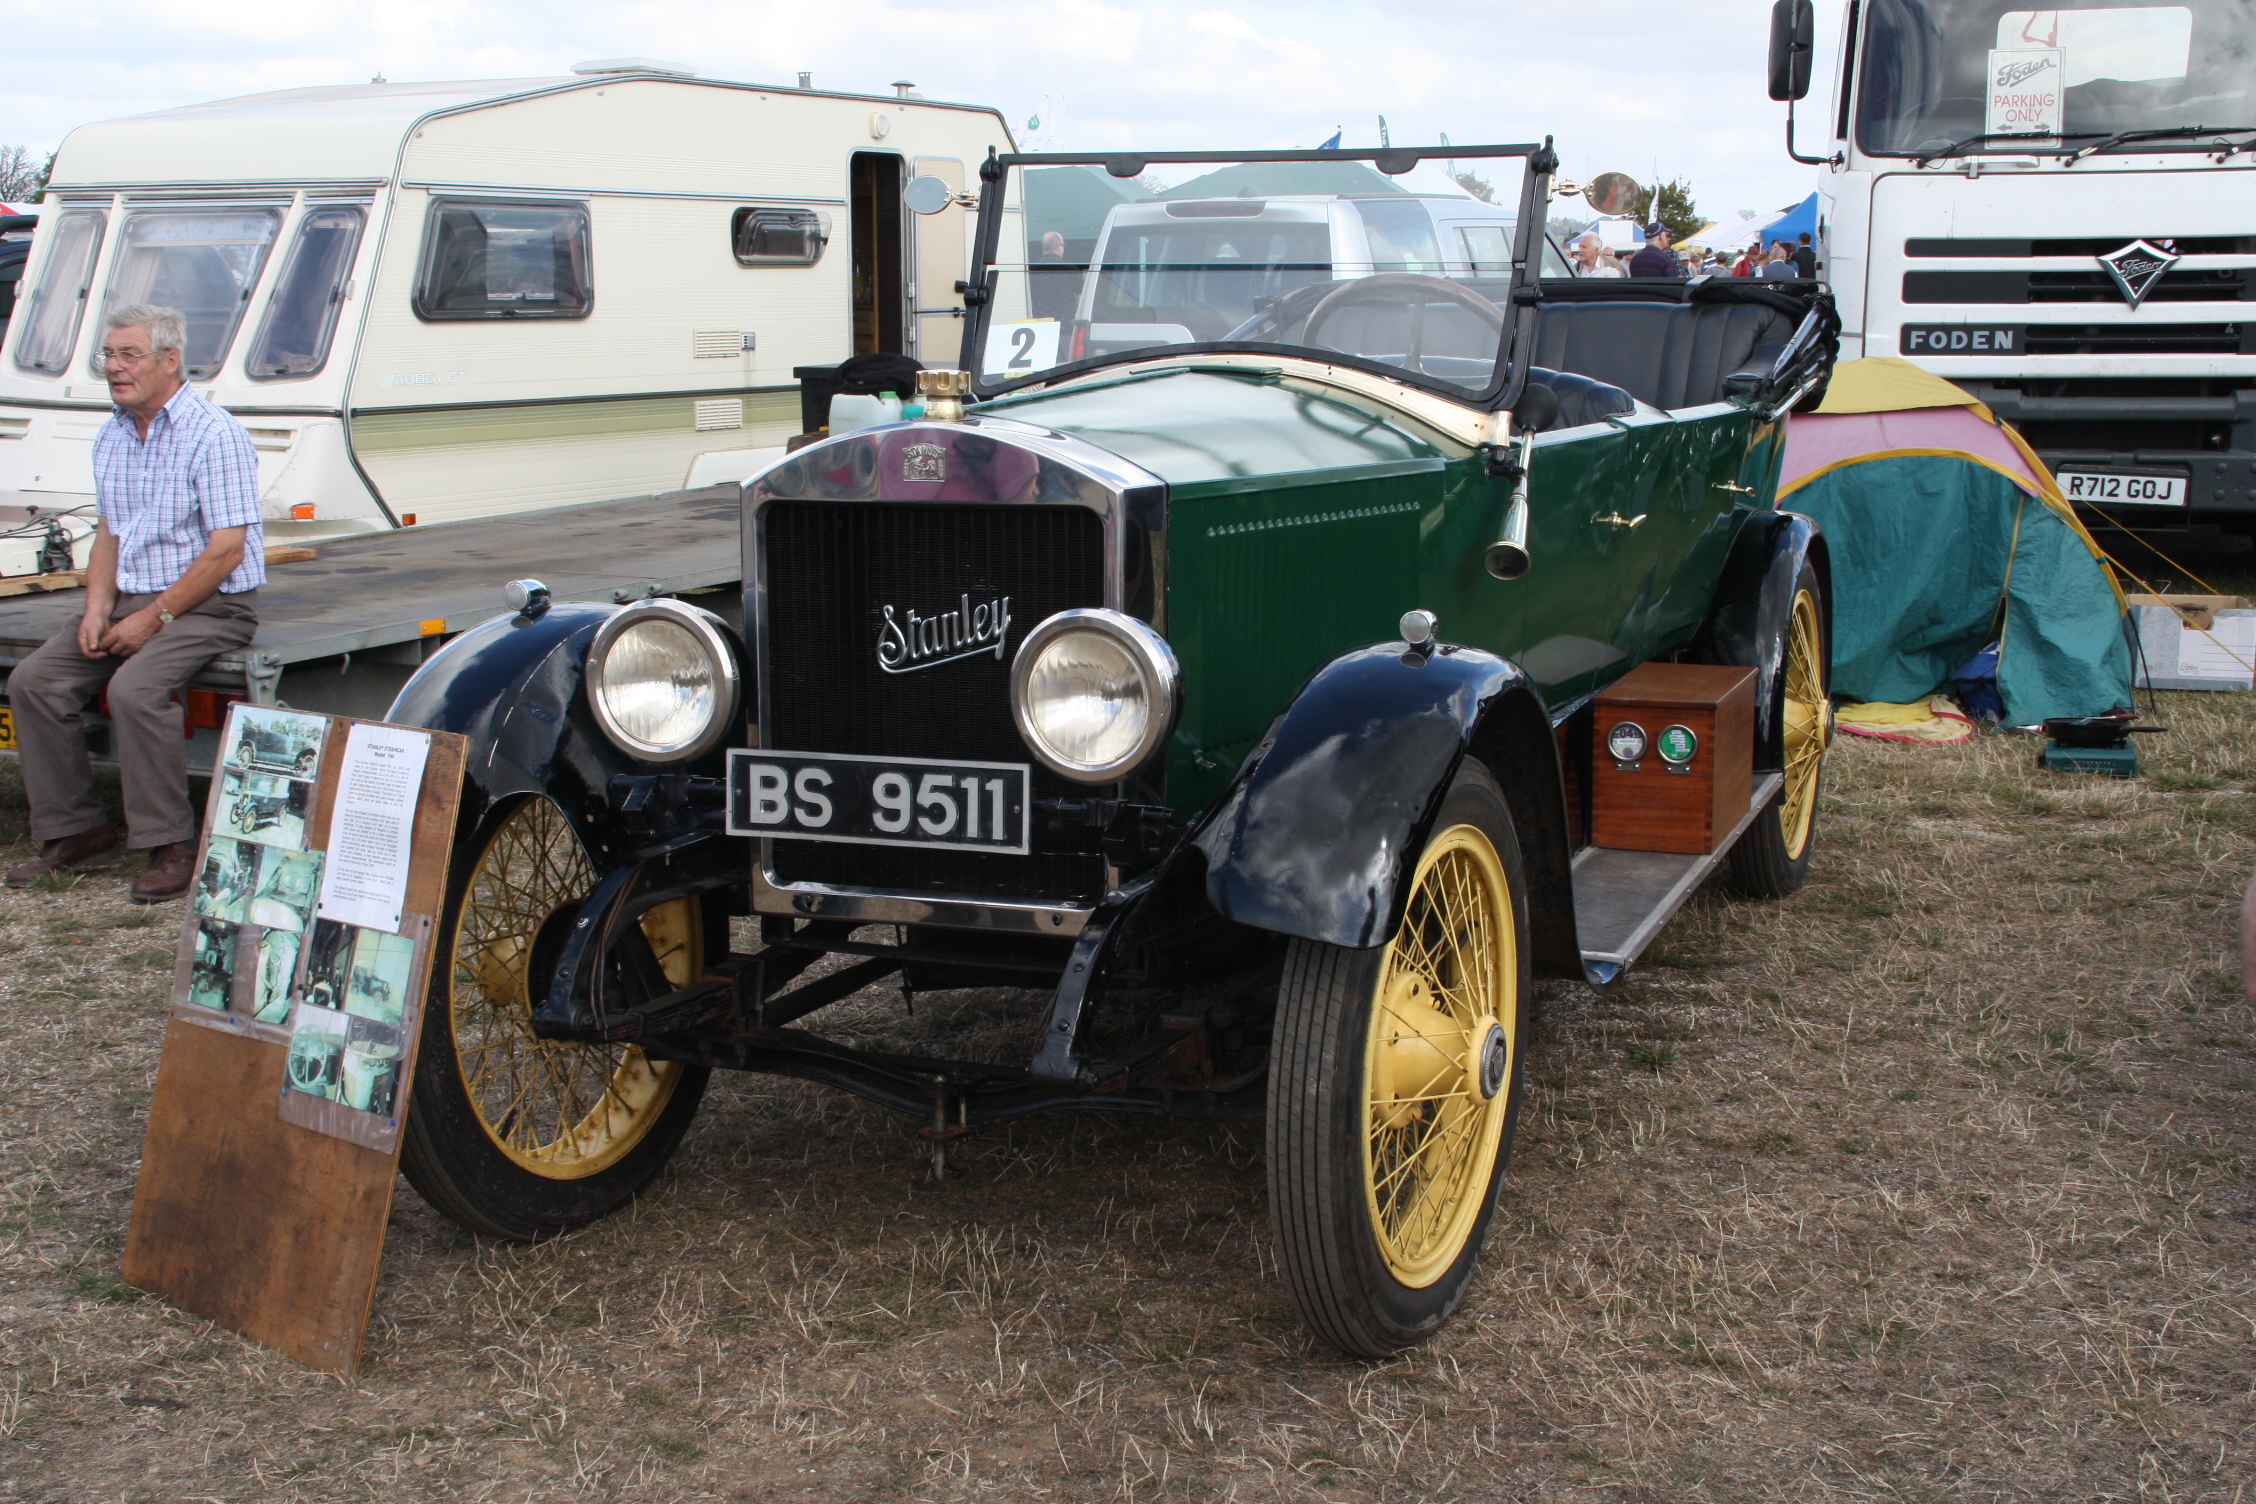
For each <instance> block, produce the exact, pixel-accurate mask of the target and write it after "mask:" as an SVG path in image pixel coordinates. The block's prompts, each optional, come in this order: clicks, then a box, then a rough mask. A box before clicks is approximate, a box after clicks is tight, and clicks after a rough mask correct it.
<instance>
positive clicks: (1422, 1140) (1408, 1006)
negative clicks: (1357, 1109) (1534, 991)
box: [1363, 825, 1520, 1288]
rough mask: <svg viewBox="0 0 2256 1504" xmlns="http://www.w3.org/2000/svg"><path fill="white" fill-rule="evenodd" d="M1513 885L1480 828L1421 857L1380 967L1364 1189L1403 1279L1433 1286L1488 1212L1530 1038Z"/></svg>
mask: <svg viewBox="0 0 2256 1504" xmlns="http://www.w3.org/2000/svg"><path fill="white" fill-rule="evenodd" d="M1517 950H1518V936H1517V934H1516V933H1515V927H1514V925H1513V919H1512V900H1511V886H1510V884H1509V882H1508V881H1507V880H1506V879H1505V876H1504V864H1503V862H1502V860H1501V859H1500V858H1499V857H1498V856H1497V854H1496V848H1495V846H1493V845H1492V844H1490V842H1489V839H1488V837H1487V836H1486V835H1484V834H1483V833H1482V832H1481V830H1480V829H1479V827H1477V826H1473V825H1458V826H1453V827H1451V828H1450V829H1448V830H1445V831H1443V832H1442V833H1441V834H1440V835H1439V836H1437V837H1435V838H1434V840H1433V843H1432V844H1431V845H1430V846H1428V847H1427V848H1426V854H1425V856H1424V857H1423V858H1421V859H1420V861H1419V863H1418V875H1417V878H1416V880H1415V884H1414V886H1413V888H1412V890H1411V894H1410V903H1409V907H1408V910H1407V912H1406V913H1405V915H1404V917H1403V921H1402V929H1401V932H1400V933H1399V934H1397V935H1396V937H1395V939H1394V942H1393V943H1392V944H1391V945H1389V946H1387V948H1386V955H1385V958H1384V960H1383V961H1382V962H1381V964H1380V972H1379V984H1378V988H1377V998H1376V1006H1374V1007H1373V1008H1372V1009H1371V1010H1370V1017H1371V1027H1370V1035H1369V1041H1368V1044H1367V1046H1366V1053H1365V1056H1364V1082H1365V1095H1364V1109H1363V1110H1364V1126H1363V1143H1364V1154H1363V1173H1364V1193H1365V1195H1366V1197H1367V1198H1368V1200H1369V1211H1370V1216H1371V1226H1372V1230H1373V1232H1374V1234H1375V1235H1376V1237H1377V1239H1378V1244H1379V1249H1380V1252H1381V1253H1382V1254H1383V1255H1384V1257H1385V1259H1386V1263H1387V1268H1388V1270H1389V1271H1390V1272H1392V1273H1393V1275H1394V1277H1395V1278H1396V1279H1397V1280H1400V1281H1401V1282H1402V1283H1403V1284H1404V1285H1407V1286H1410V1287H1412V1288H1423V1287H1425V1286H1428V1285H1431V1284H1432V1283H1433V1282H1434V1281H1435V1280H1437V1279H1439V1278H1440V1277H1441V1276H1442V1275H1443V1274H1444V1273H1445V1272H1447V1270H1448V1269H1449V1266H1450V1265H1451V1264H1453V1263H1455V1262H1456V1260H1457V1257H1458V1255H1460V1254H1461V1253H1463V1252H1464V1251H1465V1243H1466V1240H1467V1239H1468V1238H1469V1237H1470V1236H1471V1235H1472V1229H1473V1225H1474V1223H1475V1222H1477V1221H1478V1220H1479V1218H1480V1214H1481V1212H1482V1211H1483V1209H1484V1203H1483V1200H1482V1196H1483V1193H1484V1192H1486V1190H1487V1189H1488V1184H1489V1179H1490V1175H1491V1173H1492V1172H1493V1171H1494V1169H1495V1166H1496V1152H1497V1146H1498V1137H1499V1130H1500V1128H1501V1126H1502V1122H1503V1117H1504V1110H1505V1108H1506V1106H1507V1105H1508V1102H1507V1098H1506V1097H1505V1094H1504V1092H1503V1090H1502V1087H1503V1084H1504V1082H1505V1081H1506V1080H1507V1079H1508V1077H1509V1074H1510V1071H1511V1065H1512V1059H1511V1055H1512V1050H1513V1041H1514V1040H1516V1039H1518V1038H1519V1017H1520V995H1519V991H1520V989H1519V973H1518V969H1517V967H1516V966H1513V965H1511V964H1510V963H1509V960H1508V958H1510V957H1513V956H1515V955H1516V953H1517Z"/></svg>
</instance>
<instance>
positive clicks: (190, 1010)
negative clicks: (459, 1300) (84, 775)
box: [121, 716, 465, 1377]
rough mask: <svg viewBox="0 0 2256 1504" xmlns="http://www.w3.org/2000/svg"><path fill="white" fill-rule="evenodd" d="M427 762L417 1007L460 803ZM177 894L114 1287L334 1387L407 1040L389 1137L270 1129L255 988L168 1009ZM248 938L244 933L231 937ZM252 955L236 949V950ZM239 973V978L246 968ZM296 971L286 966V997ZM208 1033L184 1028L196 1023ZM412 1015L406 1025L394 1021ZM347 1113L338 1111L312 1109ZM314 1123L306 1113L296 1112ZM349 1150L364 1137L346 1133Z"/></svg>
mask: <svg viewBox="0 0 2256 1504" xmlns="http://www.w3.org/2000/svg"><path fill="white" fill-rule="evenodd" d="M323 719H326V720H327V721H328V723H329V729H328V734H327V737H326V740H325V745H324V748H323V751H322V754H321V757H320V762H319V768H318V772H317V774H316V775H315V777H314V778H313V779H312V780H311V781H312V782H313V783H314V785H315V790H316V792H315V794H314V797H313V800H312V803H311V808H310V811H309V818H307V819H306V821H305V830H306V841H305V846H306V847H307V849H309V850H316V851H322V850H325V843H326V840H327V837H328V832H329V829H330V822H331V815H332V812H333V809H334V806H335V803H336V799H337V784H338V776H339V772H340V769H341V765H342V761H343V755H344V749H345V744H346V739H347V736H348V735H349V732H350V728H351V727H352V726H353V725H354V724H355V723H354V722H353V721H352V720H351V719H350V718H348V717H344V716H331V717H326V718H323ZM430 737H431V746H430V753H429V756H428V758H427V760H426V762H425V764H424V768H423V778H422V784H421V788H420V791H419V793H418V796H417V799H416V805H415V822H414V831H413V836H412V846H411V849H410V856H409V867H408V882H407V892H406V897H405V902H404V908H405V909H406V910H408V911H411V912H409V913H408V914H406V915H404V916H403V923H402V932H403V933H408V934H411V935H413V936H414V937H415V941H416V944H415V954H416V957H417V960H418V962H419V963H420V964H421V965H422V968H423V970H422V973H421V975H420V976H419V977H418V978H417V982H418V992H419V991H420V986H421V984H422V982H423V981H424V980H425V979H427V977H428V975H429V969H430V968H429V954H430V936H431V933H432V932H433V931H434V930H435V929H436V925H435V924H434V923H433V922H432V921H433V920H434V919H435V917H436V916H437V915H438V914H439V913H440V910H441V908H442V907H443V905H444V902H445V893H446V880H447V859H448V854H449V851H450V849H451V847H452V843H453V836H454V822H455V814H456V811H457V809H458V807H459V805H460V802H461V794H462V765H463V756H464V750H465V743H464V740H463V738H462V737H460V736H457V735H454V734H452V733H448V732H432V733H430ZM223 782H224V780H223V779H222V778H216V777H215V778H214V779H213V780H212V799H211V807H210V810H209V811H208V813H207V817H206V820H205V830H206V833H205V837H204V840H203V842H202V843H201V844H200V846H199V848H198V851H197V866H196V870H197V872H198V874H199V881H201V875H202V874H204V873H205V871H206V863H207V861H208V859H209V855H210V847H211V842H212V838H213V836H214V835H218V836H219V837H221V838H222V839H228V838H230V827H229V826H228V825H225V824H223V823H222V798H223V789H222V784H223ZM194 902H195V890H191V894H190V905H191V907H190V912H189V913H188V915H187V916H186V921H185V926H184V934H183V938H182V951H181V961H180V968H181V969H180V973H179V979H178V980H179V984H180V985H179V986H177V987H176V1003H175V1006H174V1009H173V1012H172V1016H171V1017H170V1018H169V1019H168V1021H167V1023H166V1026H165V1043H164V1057H163V1059H162V1061H161V1062H160V1063H159V1065H158V1068H157V1085H156V1091H155V1093H154V1095H153V1096H152V1098H151V1100H150V1103H149V1130H148V1135H147V1138H146V1139H145V1141H144V1143H143V1145H142V1151H141V1176H140V1182H139V1184H138V1185H137V1186H136V1188H135V1191H134V1197H133V1220H132V1224H131V1227H130V1228H129V1230H128V1232H127V1234H126V1244H125V1260H124V1267H123V1269H122V1271H121V1273H122V1276H123V1278H124V1280H125V1282H126V1283H127V1284H130V1285H134V1286H137V1287H138V1288H140V1289H143V1290H147V1291H149V1292H150V1293H151V1294H154V1295H159V1296H162V1297H163V1298H164V1299H165V1300H167V1301H169V1302H170V1303H172V1304H173V1305H175V1306H178V1307H179V1308H180V1309H182V1310H184V1311H189V1312H192V1313H194V1314H195V1315H198V1316H203V1317H206V1318H208V1319H210V1320H212V1321H215V1322H218V1323H219V1324H220V1325H222V1326H225V1327H228V1328H230V1329H232V1330H234V1331H237V1332H240V1333H241V1334H242V1335H244V1336H246V1337H249V1338H250V1339H251V1340H253V1341H254V1342H259V1343H262V1344H264V1345H266V1346H268V1347H271V1348H274V1349H276V1350H277V1351H279V1352H282V1353H286V1354H288V1355H289V1356H290V1357H293V1358H295V1359H297V1360H298V1361H299V1362H301V1363H304V1364H306V1365H307V1366H308V1367H311V1368H318V1369H322V1370H325V1371H327V1372H331V1373H339V1374H344V1375H346V1376H348V1377H349V1376H350V1375H352V1374H353V1373H354V1372H355V1371H356V1370H357V1369H358V1367H359V1365H360V1349H361V1341H362V1339H363V1337H364V1336H365V1334H366V1331H367V1326H368V1313H369V1308H370V1305H371V1303H372V1302H373V1301H374V1299H375V1294H376V1272H377V1266H378V1263H379V1262H380V1260H381V1259H382V1256H383V1248H384V1228H385V1224H386V1222H387V1221H388V1220H389V1218H390V1216H391V1206H392V1188H393V1186H394V1184H395V1183H396V1181H397V1179H398V1170H399V1135H398V1133H397V1131H396V1129H397V1125H398V1120H400V1119H403V1118H404V1116H405V1113H406V1110H407V1088H408V1083H410V1082H411V1081H412V1080H413V1079H414V1063H415V1062H414V1054H413V1043H414V1036H415V1035H416V1034H419V1033H420V1030H419V1029H410V1030H409V1036H408V1044H407V1049H406V1052H405V1053H404V1054H403V1055H402V1057H401V1058H400V1060H399V1062H398V1065H397V1071H396V1083H395V1086H394V1088H393V1096H392V1105H391V1115H392V1118H393V1124H392V1127H393V1130H394V1131H391V1132H389V1133H383V1134H381V1135H379V1137H378V1141H379V1142H382V1143H383V1145H384V1147H381V1148H376V1147H369V1146H368V1145H367V1144H366V1143H362V1142H354V1141H353V1140H352V1139H351V1138H349V1137H338V1136H335V1134H334V1132H333V1131H330V1132H325V1131H317V1129H316V1128H315V1127H311V1126H305V1125H304V1124H305V1122H306V1121H307V1119H306V1116H305V1114H303V1113H300V1114H299V1118H300V1121H297V1122H292V1121H285V1117H284V1113H283V1112H282V1111H280V1110H278V1103H283V1102H285V1101H286V1100H288V1097H289V1092H290V1088H289V1086H288V1084H287V1073H288V1071H289V1069H290V1065H289V1056H290V1044H289V1038H290V1036H289V1033H288V1031H287V1030H286V1029H284V1028H281V1027H277V1026H275V1025H273V1024H271V1023H261V1022H257V1021H255V1020H254V1018H253V1017H252V1014H251V1012H250V1010H249V1007H248V1006H247V1005H248V1004H249V1003H250V1002H252V1001H255V998H254V997H253V996H252V994H253V993H254V991H255V988H254V987H253V986H251V985H248V984H244V983H243V981H242V976H241V973H240V972H238V974H237V975H236V978H235V983H236V984H235V985H234V986H232V987H231V988H229V989H228V991H229V994H230V995H229V998H228V1002H227V1005H226V1007H225V1008H224V1009H212V1008H205V1009H199V1008H196V1007H184V1006H182V1005H181V1004H180V1003H179V1002H178V1001H177V998H178V997H179V996H182V995H184V994H185V991H186V985H187V983H188V981H189V978H190V967H191V957H192V955H193V954H194V951H195V935H196V931H197V927H198V924H199V922H200V920H199V916H198V915H197V913H196V912H195V911H194V907H193V905H194ZM241 929H242V930H244V931H245V932H247V933H248V934H250V935H252V936H254V937H255V936H256V935H257V933H258V930H257V927H256V926H253V925H244V926H241ZM245 943H252V942H245ZM245 969H247V966H246V968H245ZM306 971H307V963H306V962H305V961H304V960H302V959H301V960H300V961H299V962H298V963H297V970H296V976H297V977H298V979H299V981H300V982H301V983H302V982H303V980H304V978H305V975H306ZM200 1012H201V1013H208V1014H209V1017H199V1013H200ZM417 1016H419V1015H418V1014H417V1013H416V1012H415V1011H413V1010H411V1011H410V1013H409V1017H410V1018H411V1019H412V1018H415V1017H417ZM312 1105H314V1106H315V1107H318V1108H323V1109H328V1108H334V1109H336V1112H337V1114H338V1115H340V1116H344V1115H350V1116H357V1117H361V1118H367V1117H368V1116H369V1115H368V1114H367V1113H359V1114H348V1113H347V1109H346V1108H345V1107H344V1104H342V1103H330V1102H315V1103H313V1104H312ZM314 1117H315V1118H316V1119H319V1118H320V1117H322V1114H320V1113H316V1114H314ZM364 1137H366V1135H364Z"/></svg>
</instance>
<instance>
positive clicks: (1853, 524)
mask: <svg viewBox="0 0 2256 1504" xmlns="http://www.w3.org/2000/svg"><path fill="white" fill-rule="evenodd" d="M1778 494H1779V501H1778V504H1779V506H1780V507H1781V508H1783V509H1785V510H1787V511H1791V512H1800V513H1803V514H1804V515H1806V516H1809V517H1811V518H1813V519H1815V520H1816V522H1817V524H1818V526H1819V527H1820V528H1822V529H1823V530H1824V533H1825V538H1826V543H1827V546H1828V548H1829V550H1830V552H1831V556H1832V562H1833V692H1834V693H1835V694H1836V695H1843V696H1847V697H1848V698H1850V699H1854V700H1881V701H1891V702H1903V701H1909V700H1916V699H1918V698H1920V697H1921V696H1923V695H1925V694H1927V693H1928V692H1930V691H1931V690H1933V689H1935V688H1936V687H1937V686H1938V685H1940V684H1941V683H1942V682H1943V681H1944V680H1945V679H1947V678H1948V677H1949V676H1950V674H1951V673H1952V671H1953V670H1955V669H1957V668H1958V667H1959V666H1960V665H1962V664H1964V663H1965V662H1966V661H1967V660H1968V659H1970V658H1972V657H1973V656H1974V654H1975V653H1976V652H1977V651H1979V650H1980V649H1981V648H1982V647H1983V646H1984V645H1985V644H1987V643H1989V642H1991V641H1993V640H1997V641H1999V643H2000V647H1999V651H1998V689H1999V692H2000V694H2002V695H2003V696H2004V699H2005V714H2006V719H2007V720H2008V721H2009V722H2011V723H2013V724H2016V725H2023V724H2027V723H2029V722H2032V721H2041V720H2044V719H2045V718H2047V717H2048V716H2063V715H2097V714H2099V713H2101V712H2103V711H2107V710H2112V709H2114V708H2116V707H2117V706H2122V705H2128V704H2129V703H2131V689H2130V680H2131V661H2130V650H2129V647H2128V645H2127V644H2126V642H2125V640H2124V636H2123V593H2122V589H2121V587H2120V586H2118V585H2117V584H2116V582H2115V577H2114V574H2113V572H2112V570H2110V568H2109V567H2108V565H2107V563H2106V562H2105V556H2104V555H2103V554H2102V553H2101V552H2100V549H2099V545H2098V544H2096V543H2094V542H2093V541H2092V537H2091V534H2089V533H2087V532H2085V531H2084V526H2083V524H2082V523H2081V522H2078V521H2077V520H2076V514H2075V510H2074V509H2073V508H2072V507H2070V506H2069V504H2068V502H2067V501H2066V499H2065V498H2063V497H2062V496H2061V494H2060V487H2059V486H2058V484H2057V483H2055V482H2054V480H2053V478H2052V473H2051V472H2050V471H2048V470H2047V469H2045V466H2044V461H2042V460H2040V459H2038V458H2037V456H2036V454H2035V453H2034V452H2033V451H2031V450H2030V448H2029V446H2028V445H2027V444H2025V443H2023V442H2022V440H2021V436H2020V435H2019V434H2017V433H2015V432H2014V431H2013V430H2012V429H2011V428H2008V427H2006V426H2005V425H2004V424H2002V423H2000V422H1998V420H1997V418H1996V417H1995V416H1993V415H1992V414H1991V412H1990V410H1989V409H1988V408H1986V407H1984V406H1983V405H1982V404H1981V403H1979V402H1976V401H1975V400H1974V399H1973V398H1972V397H1969V396H1968V395H1967V394H1966V393H1965V392H1963V391H1961V390H1960V389H1959V388H1957V387H1955V386H1953V385H1951V384H1950V383H1949V382H1947V381H1945V380H1943V379H1942V378H1941V377H1939V376H1933V375H1930V374H1928V373H1927V372H1926V371H1923V370H1921V369H1920V368H1919V367H1917V366H1915V365H1913V364H1911V363H1910V362H1909V361H1904V360H1897V359H1894V358H1892V357H1888V356H1879V357H1875V358H1873V359H1869V360H1852V361H1843V362H1842V363H1841V364H1840V365H1838V366H1836V367H1835V368H1834V371H1833V382H1832V385H1831V387H1830V388H1829V389H1828V390H1827V392H1826V396H1825V401H1824V403H1823V404H1822V405H1820V406H1819V408H1818V409H1817V411H1816V412H1814V413H1806V414H1802V415H1799V416H1796V417H1795V418H1794V419H1793V420H1792V421H1791V423H1790V424H1789V426H1788V428H1787V432H1786V462H1785V470H1784V472H1783V474H1782V475H1781V477H1780V481H1779V488H1778Z"/></svg>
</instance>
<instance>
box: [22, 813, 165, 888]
mask: <svg viewBox="0 0 2256 1504" xmlns="http://www.w3.org/2000/svg"><path fill="white" fill-rule="evenodd" d="M118 856H119V852H118V838H117V832H116V831H114V830H112V829H111V828H110V827H109V826H107V825H97V826H95V827H94V828H93V829H92V830H82V831H80V832H79V833H78V834H77V835H75V836H65V837H63V838H62V839H61V840H59V841H49V842H47V843H46V844H45V845H43V846H41V847H40V848H39V855H38V856H36V857H34V858H33V859H32V860H30V861H28V862H25V863H24V864H23V865H22V866H20V867H11V868H9V869H8V875H7V876H6V877H5V878H0V882H5V883H7V885H8V886H9V887H11V888H28V887H30V886H31V885H32V884H33V883H35V882H37V881H39V880H40V879H41V878H43V877H45V876H46V875H47V874H48V873H50V872H54V871H58V870H60V871H63V872H107V871H108V870H109V869H110V868H112V867H115V866H116V865H117V864H118ZM192 859H193V858H191V860H192Z"/></svg>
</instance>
